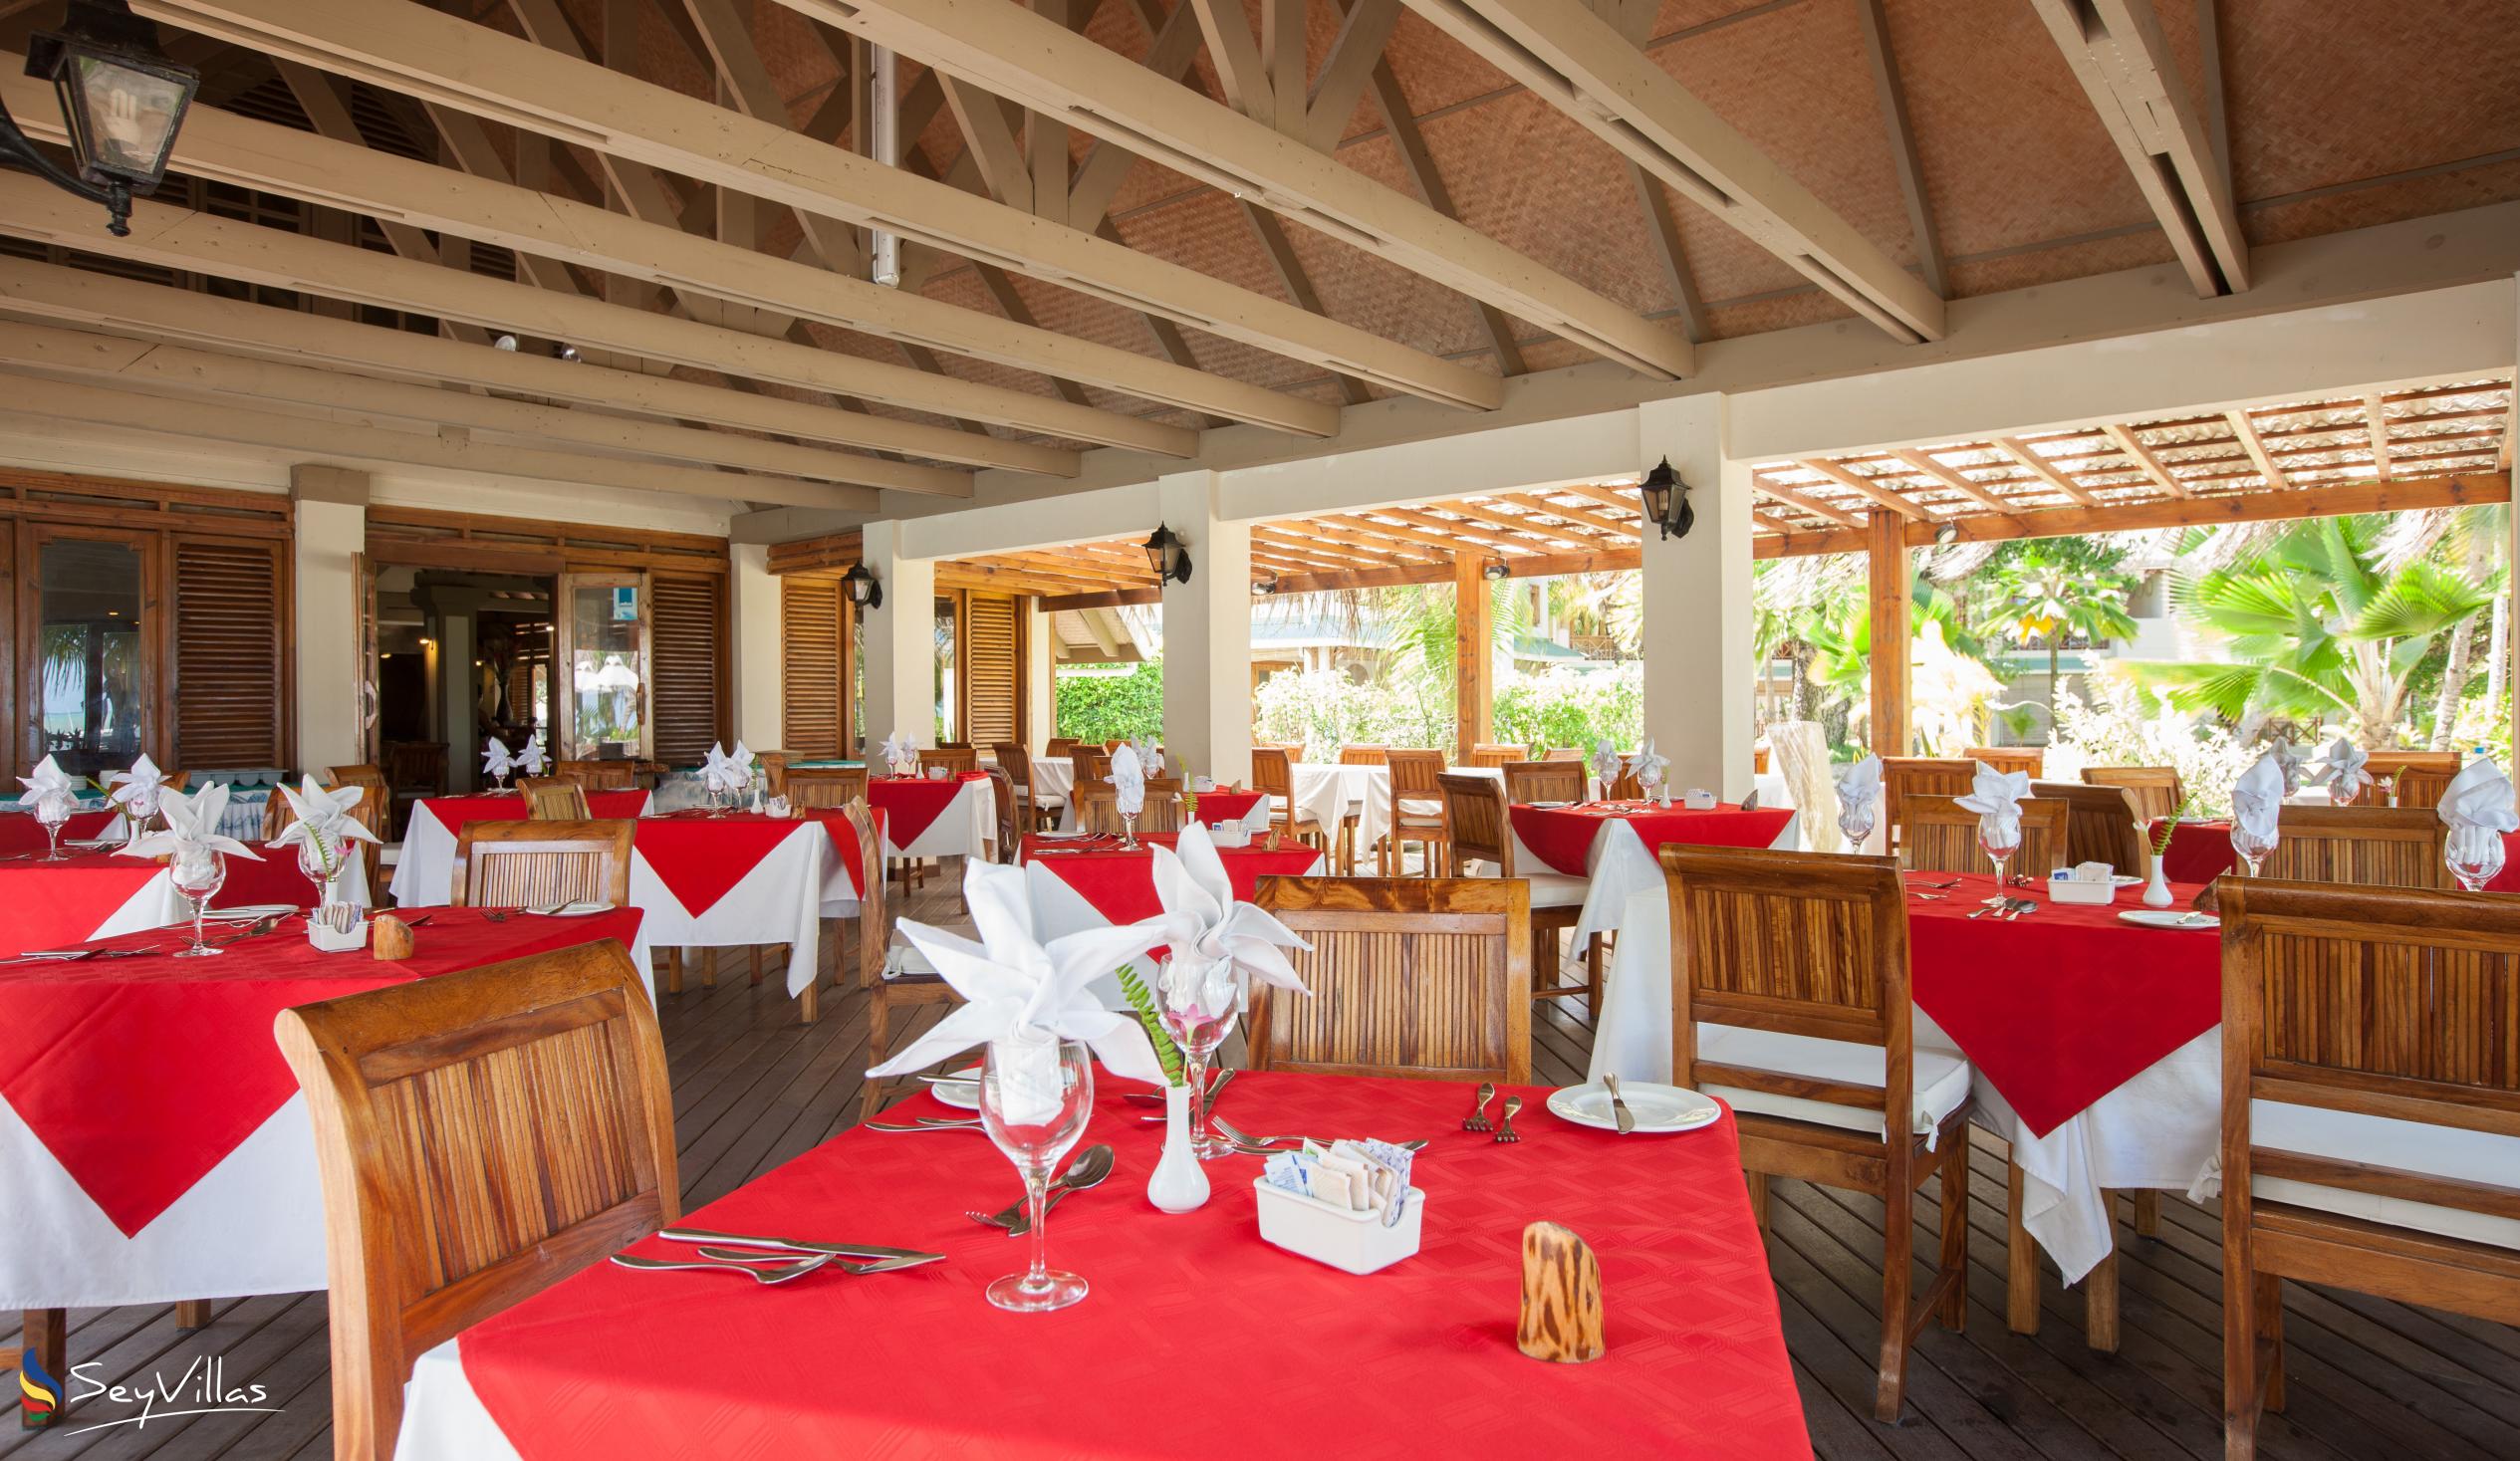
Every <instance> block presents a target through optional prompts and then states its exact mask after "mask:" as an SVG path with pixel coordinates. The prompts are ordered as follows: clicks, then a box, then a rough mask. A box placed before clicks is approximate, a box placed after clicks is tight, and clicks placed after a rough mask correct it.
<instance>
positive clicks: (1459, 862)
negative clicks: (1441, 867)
mask: <svg viewBox="0 0 2520 1461" xmlns="http://www.w3.org/2000/svg"><path fill="white" fill-rule="evenodd" d="M1436 783H1437V785H1439V786H1440V787H1441V788H1442V789H1443V802H1444V820H1445V821H1446V822H1447V823H1449V824H1450V826H1451V829H1452V842H1451V844H1450V856H1449V858H1448V861H1449V866H1448V867H1447V869H1446V870H1447V872H1448V873H1449V874H1450V875H1451V876H1454V877H1472V876H1477V875H1478V874H1476V873H1474V872H1472V871H1471V870H1470V864H1471V863H1473V862H1485V863H1488V864H1490V865H1492V866H1493V867H1494V868H1495V869H1496V871H1495V873H1494V874H1493V875H1494V876H1497V877H1504V878H1514V879H1519V880H1520V881H1522V882H1523V883H1524V884H1526V885H1527V886H1529V887H1530V889H1531V981H1532V984H1531V997H1532V998H1533V999H1573V998H1581V999H1582V1000H1583V1001H1584V1007H1585V1009H1586V1010H1587V1011H1588V1012H1591V1011H1596V1010H1599V1009H1600V1008H1601V992H1602V991H1601V985H1602V936H1601V935H1600V934H1598V933H1596V934H1594V935H1593V936H1592V937H1591V938H1589V939H1587V940H1585V954H1584V978H1583V979H1582V980H1581V981H1579V982H1577V983H1574V984H1568V983H1565V982H1564V980H1565V977H1566V958H1565V955H1564V954H1563V953H1562V952H1561V951H1560V947H1559V942H1558V940H1559V936H1560V935H1561V934H1563V933H1565V932H1566V931H1567V930H1568V929H1570V928H1573V927H1574V926H1575V925H1576V924H1577V923H1578V922H1580V921H1582V919H1583V916H1584V899H1585V896H1586V895H1587V894H1589V893H1590V892H1591V891H1592V889H1593V880H1592V879H1591V878H1589V877H1575V876H1570V875H1569V874H1567V873H1564V872H1552V871H1550V870H1549V869H1547V868H1546V867H1542V868H1538V869H1526V868H1524V867H1522V866H1521V865H1519V863H1518V861H1517V859H1516V858H1515V856H1514V828H1513V824H1512V822H1511V821H1510V820H1509V817H1508V813H1507V810H1506V806H1505V783H1504V782H1502V781H1500V780H1498V779H1497V778H1495V777H1492V776H1477V775H1473V774H1469V773H1464V772H1458V771H1447V772H1445V773H1444V774H1443V775H1442V776H1440V777H1437V778H1436Z"/></svg>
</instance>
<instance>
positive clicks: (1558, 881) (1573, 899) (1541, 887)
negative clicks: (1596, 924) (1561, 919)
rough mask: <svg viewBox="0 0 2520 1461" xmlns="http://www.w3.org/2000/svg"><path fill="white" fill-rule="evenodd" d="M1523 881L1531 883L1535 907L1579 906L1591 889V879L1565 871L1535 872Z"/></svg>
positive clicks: (1532, 902)
mask: <svg viewBox="0 0 2520 1461" xmlns="http://www.w3.org/2000/svg"><path fill="white" fill-rule="evenodd" d="M1523 881H1525V882H1528V883H1530V884H1531V905H1532V906H1533V907H1535V908H1580V907H1582V906H1584V899H1585V898H1586V897H1587V896H1588V895H1590V894H1591V893H1592V891H1593V879H1591V878H1589V877H1577V876H1575V875H1574V874H1572V873H1567V872H1535V873H1533V874H1532V875H1530V876H1529V877H1526V878H1524V879H1523Z"/></svg>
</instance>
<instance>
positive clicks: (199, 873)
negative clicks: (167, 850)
mask: <svg viewBox="0 0 2520 1461" xmlns="http://www.w3.org/2000/svg"><path fill="white" fill-rule="evenodd" d="M167 871H168V876H169V877H170V878H171V879H172V881H173V882H174V884H175V891H177V892H179V893H182V894H183V895H184V896H185V897H187V898H190V899H191V900H192V947H190V948H188V949H183V950H181V951H179V952H177V953H176V955H175V957H176V958H178V959H197V958H200V957H202V956H203V955H205V954H223V953H226V952H227V950H225V949H216V948H212V947H210V945H209V943H208V942H207V941H206V940H205V939H203V938H202V936H201V918H202V915H203V914H205V913H207V912H209V911H210V899H212V898H214V897H217V896H218V893H219V889H220V888H221V887H223V886H225V885H226V883H227V859H226V858H225V857H222V856H220V855H219V854H218V853H216V852H211V851H209V850H208V849H206V848H204V849H201V850H198V851H189V850H187V851H184V852H177V853H175V860H174V865H173V866H172V867H170V868H169V869H168V870H167Z"/></svg>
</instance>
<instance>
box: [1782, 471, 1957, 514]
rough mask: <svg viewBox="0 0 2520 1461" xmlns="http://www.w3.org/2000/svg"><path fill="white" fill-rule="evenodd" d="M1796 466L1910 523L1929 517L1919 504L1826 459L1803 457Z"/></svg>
mask: <svg viewBox="0 0 2520 1461" xmlns="http://www.w3.org/2000/svg"><path fill="white" fill-rule="evenodd" d="M1794 465H1796V466H1798V467H1801V468H1802V469H1803V470H1804V471H1806V472H1817V473H1819V474H1820V475H1821V476H1823V477H1826V478H1828V479H1829V480H1830V481H1832V482H1835V483H1836V484H1838V485H1839V486H1841V487H1844V488H1845V489H1847V490H1848V491H1849V492H1852V493H1854V494H1856V495H1857V496H1858V497H1861V498H1864V499H1865V500H1866V501H1868V502H1872V503H1874V504H1876V505H1877V506H1881V507H1886V508H1889V509H1890V511H1891V512H1894V513H1897V514H1898V515H1899V516H1901V517H1903V518H1906V519H1907V520H1908V521H1909V522H1915V523H1921V522H1923V521H1924V520H1925V519H1926V518H1927V517H1928V516H1929V514H1927V513H1926V511H1925V510H1924V508H1923V507H1921V506H1919V505H1918V504H1916V503H1913V502H1910V501H1908V500H1907V499H1906V498H1904V497H1902V496H1900V495H1899V494H1897V493H1895V492H1892V491H1891V490H1890V488H1888V487H1885V486H1883V485H1882V484H1881V483H1879V482H1876V481H1873V480H1871V479H1869V478H1866V477H1860V476H1858V475H1856V474H1855V473H1853V472H1850V471H1848V470H1847V469H1846V468H1844V467H1842V466H1840V465H1838V464H1837V463H1836V462H1833V461H1830V460H1829V459H1828V458H1826V457H1817V456H1811V457H1802V458H1798V459H1797V460H1796V461H1795V463H1794Z"/></svg>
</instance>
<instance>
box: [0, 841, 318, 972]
mask: <svg viewBox="0 0 2520 1461" xmlns="http://www.w3.org/2000/svg"><path fill="white" fill-rule="evenodd" d="M250 847H251V849H252V852H253V853H254V855H252V856H238V855H236V854H235V853H233V852H229V853H224V854H222V856H223V858H224V861H225V865H226V869H227V877H226V881H225V882H223V883H222V884H221V885H220V887H219V890H218V891H217V892H215V893H213V894H211V895H210V906H211V907H212V908H214V909H215V908H241V907H247V906H255V905H263V906H274V907H277V906H284V905H285V906H289V907H298V908H304V907H308V906H310V905H312V904H313V903H314V902H315V901H316V897H317V890H316V884H315V880H314V879H313V878H311V877H308V876H307V875H306V874H305V873H304V872H301V871H299V870H298V850H297V849H296V847H294V846H291V847H280V848H275V847H270V846H267V845H263V844H252V845H250ZM339 891H340V893H341V895H342V896H343V897H344V898H345V899H347V900H349V901H351V902H355V903H365V902H366V901H367V900H368V872H367V862H366V859H365V858H361V857H356V856H354V857H349V858H346V859H345V865H344V868H343V871H342V875H341V882H340V887H339ZM191 917H192V900H191V899H190V898H188V897H186V896H184V895H183V894H182V893H179V892H177V891H175V883H174V875H173V873H172V872H170V871H169V870H168V869H167V865H166V863H165V861H164V860H163V859H161V858H157V857H137V856H126V855H124V854H123V853H122V852H116V851H114V849H113V848H112V847H82V848H77V849H70V848H67V847H66V848H65V852H64V855H63V856H62V857H61V858H60V859H58V860H53V859H49V858H47V857H46V855H45V853H44V852H42V851H40V850H39V851H36V852H18V853H14V854H10V855H8V856H0V958H9V957H13V956H15V955H18V954H23V953H26V952H28V951H30V950H36V949H52V948H61V947H64V946H66V945H70V944H76V943H80V942H82V941H85V940H88V939H95V938H110V937H113V936H114V935H116V934H121V933H131V932H136V931H138V930H140V929H143V928H163V927H166V926H167V925H169V924H174V923H182V922H188V921H189V920H190V919H191Z"/></svg>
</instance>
